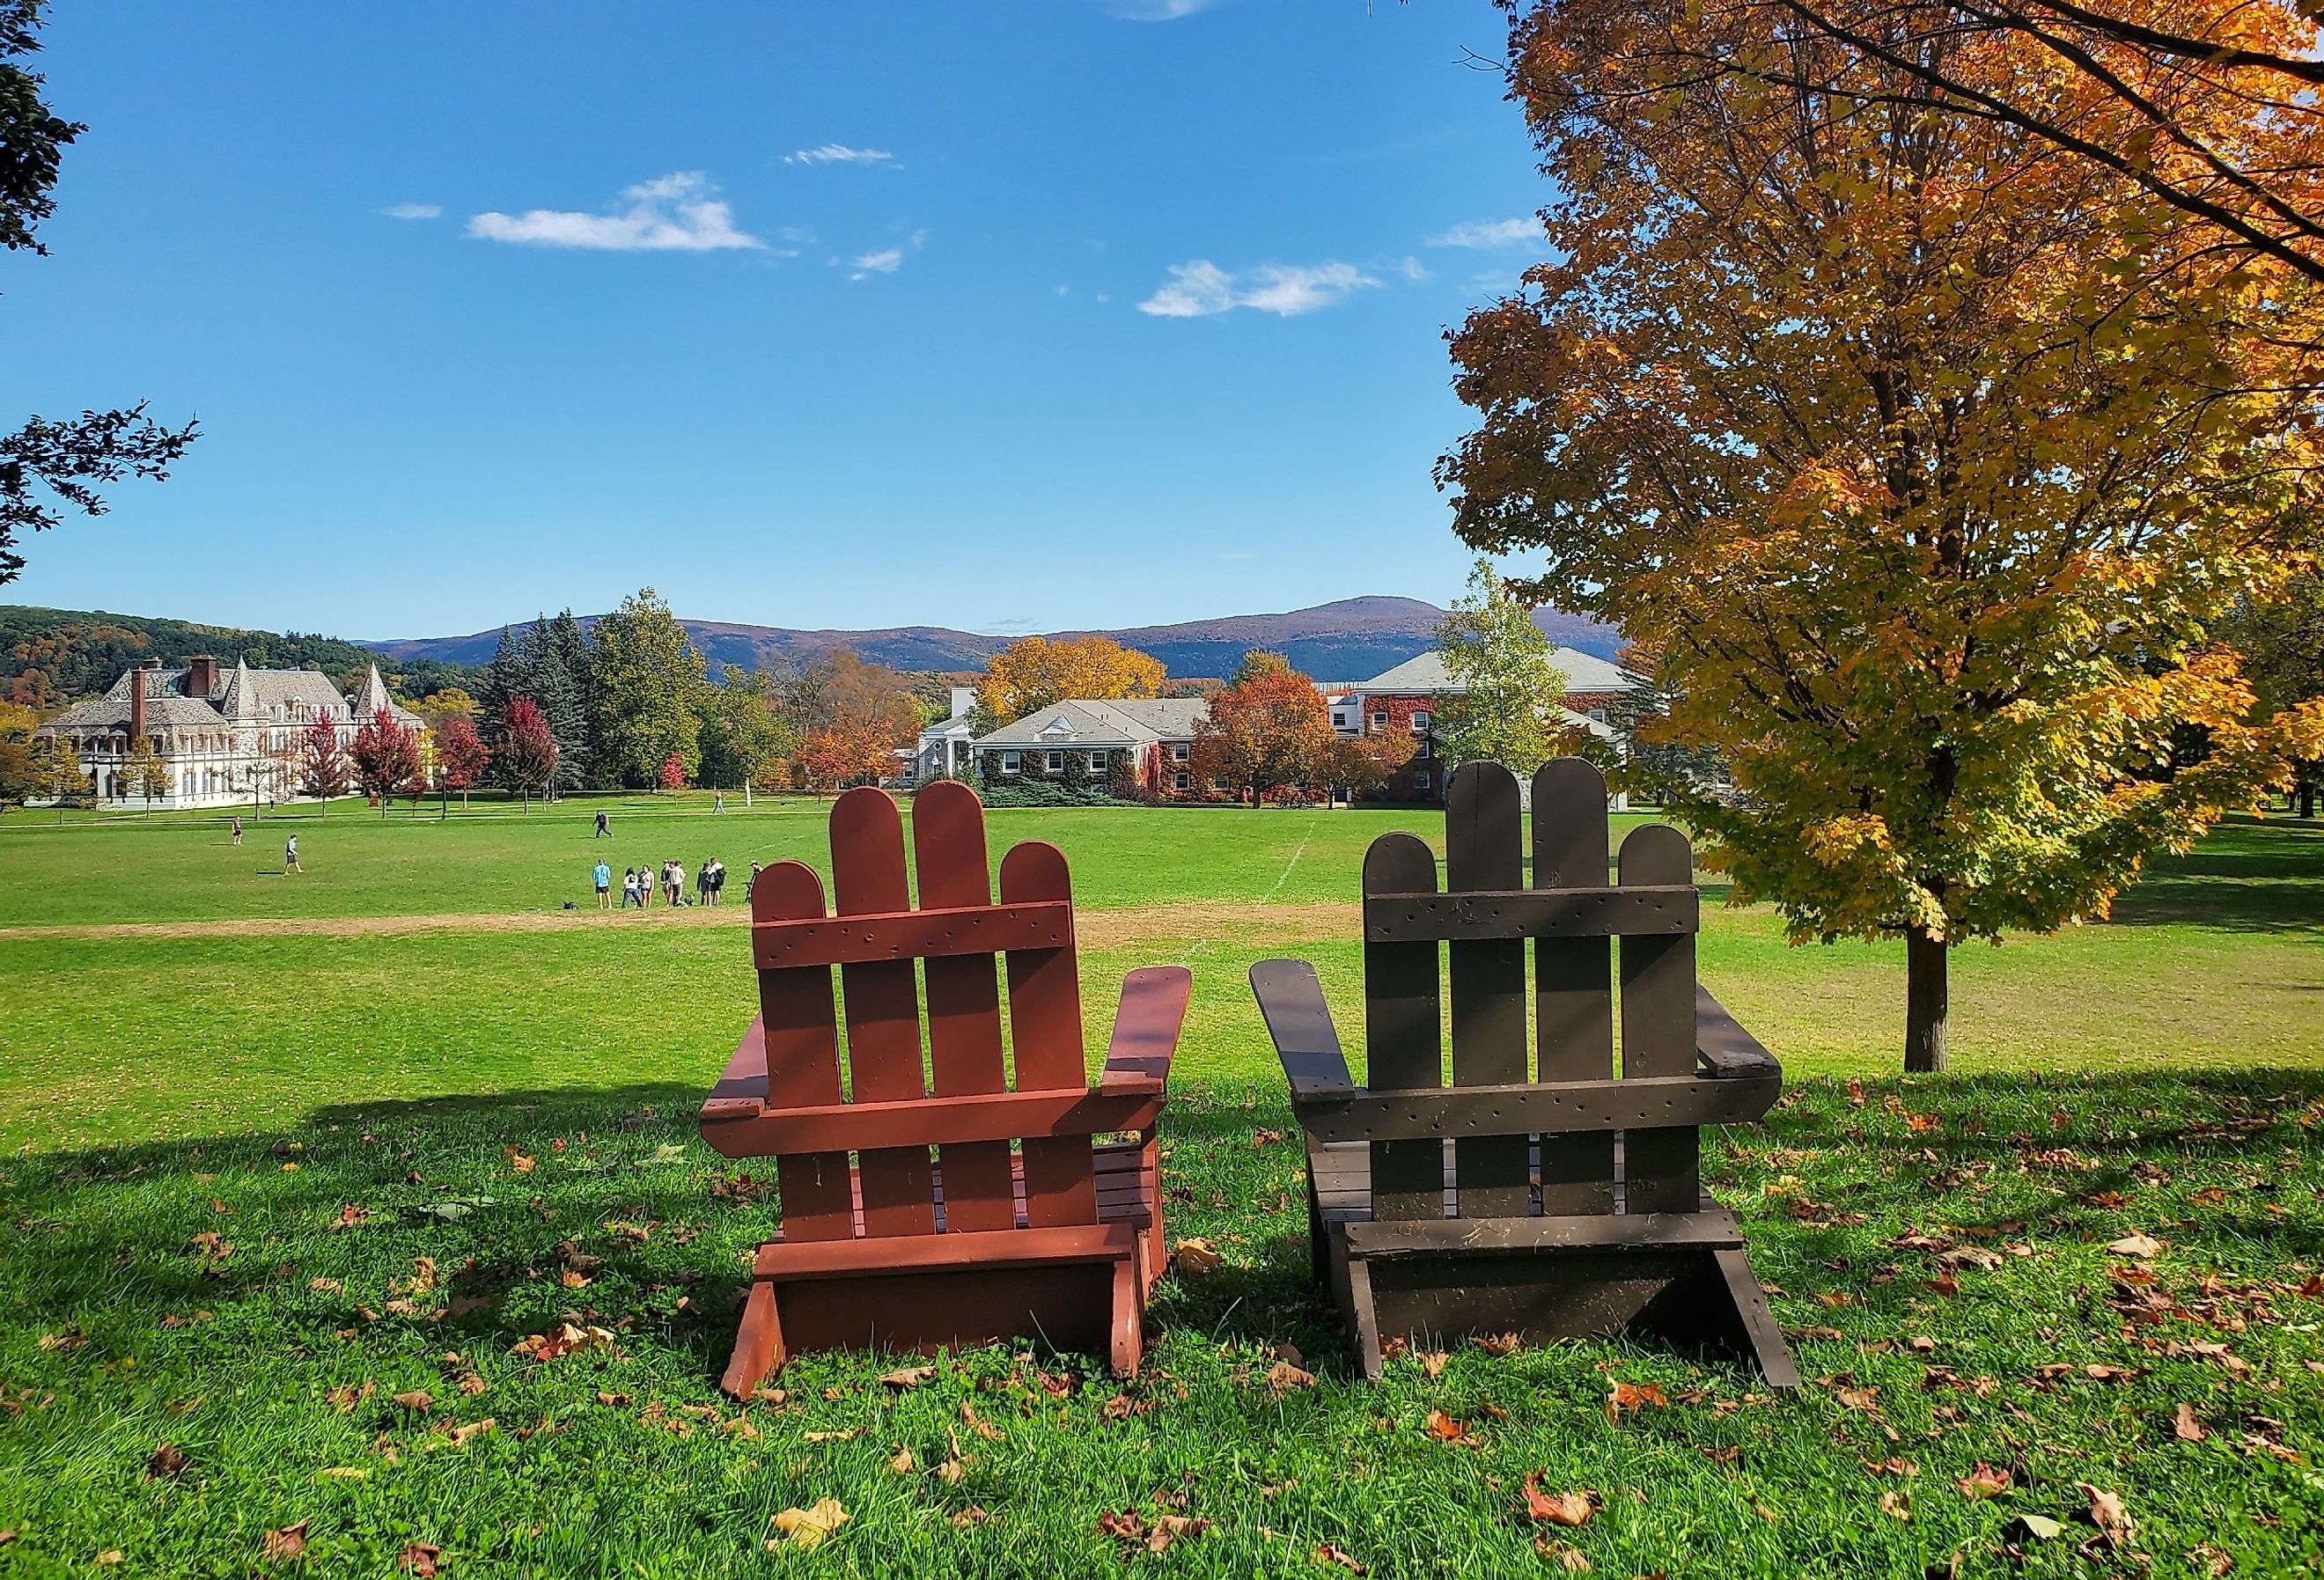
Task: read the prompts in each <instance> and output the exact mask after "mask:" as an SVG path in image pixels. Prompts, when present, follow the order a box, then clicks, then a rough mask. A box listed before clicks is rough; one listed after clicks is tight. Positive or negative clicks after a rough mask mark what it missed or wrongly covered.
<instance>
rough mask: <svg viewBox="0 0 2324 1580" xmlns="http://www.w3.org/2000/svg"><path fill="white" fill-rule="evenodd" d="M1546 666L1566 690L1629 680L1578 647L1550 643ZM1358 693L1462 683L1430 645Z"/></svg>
mask: <svg viewBox="0 0 2324 1580" xmlns="http://www.w3.org/2000/svg"><path fill="white" fill-rule="evenodd" d="M1549 662H1550V667H1551V668H1553V669H1554V670H1556V671H1557V672H1558V673H1559V674H1561V675H1563V676H1564V677H1565V688H1566V689H1567V690H1568V691H1627V690H1628V689H1629V688H1630V686H1631V684H1632V682H1631V681H1630V680H1629V679H1628V677H1626V676H1625V675H1624V674H1623V673H1622V670H1621V667H1620V666H1619V665H1618V664H1614V663H1611V662H1609V661H1607V660H1605V659H1601V658H1600V657H1599V656H1598V655H1597V654H1595V653H1586V652H1583V651H1581V650H1579V649H1578V648H1570V647H1554V648H1551V649H1550V650H1549ZM1354 689H1355V690H1356V691H1357V692H1359V693H1371V694H1375V695H1382V696H1389V697H1419V696H1427V695H1432V694H1434V693H1439V692H1458V691H1465V690H1467V689H1468V688H1467V687H1466V686H1463V685H1462V684H1461V683H1460V682H1459V681H1457V680H1455V679H1452V676H1451V675H1450V674H1449V673H1447V672H1446V670H1445V668H1444V655H1443V653H1441V652H1438V651H1435V650H1434V648H1432V649H1430V650H1429V651H1426V652H1424V653H1416V654H1414V655H1413V656H1412V657H1411V658H1408V659H1406V660H1405V661H1404V662H1402V663H1400V664H1398V665H1397V666H1396V668H1394V669H1392V670H1387V671H1385V672H1383V673H1381V674H1378V675H1374V676H1373V677H1372V678H1371V679H1369V680H1366V681H1364V682H1363V683H1362V684H1360V685H1359V686H1357V687H1355V688H1354Z"/></svg>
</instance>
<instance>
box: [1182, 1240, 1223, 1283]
mask: <svg viewBox="0 0 2324 1580" xmlns="http://www.w3.org/2000/svg"><path fill="white" fill-rule="evenodd" d="M1170 1265H1171V1266H1172V1267H1174V1268H1176V1270H1177V1271H1178V1275H1179V1277H1181V1278H1191V1277H1196V1276H1199V1275H1201V1274H1203V1273H1207V1272H1214V1271H1216V1270H1218V1269H1220V1268H1222V1267H1223V1266H1225V1265H1226V1258H1225V1257H1223V1256H1221V1255H1220V1254H1219V1253H1218V1251H1217V1249H1216V1248H1215V1247H1214V1246H1213V1245H1212V1244H1211V1243H1210V1242H1209V1241H1207V1240H1181V1241H1179V1242H1178V1249H1177V1250H1176V1251H1174V1252H1171V1253H1170Z"/></svg>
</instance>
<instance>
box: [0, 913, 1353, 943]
mask: <svg viewBox="0 0 2324 1580" xmlns="http://www.w3.org/2000/svg"><path fill="white" fill-rule="evenodd" d="M1362 914H1363V913H1362V909H1361V907H1360V906H1358V905H1355V904H1352V903H1349V902H1343V901H1314V902H1311V903H1306V904H1300V905H1265V904H1259V905H1254V904H1250V903H1249V902H1242V903H1202V904H1175V905H1148V906H1142V907H1140V908H1139V909H1138V910H1084V911H1080V912H1078V913H1076V915H1075V916H1074V928H1075V931H1076V932H1077V933H1078V934H1079V937H1080V940H1081V944H1082V947H1084V948H1090V949H1105V948H1111V947H1116V946H1119V945H1123V944H1131V943H1137V942H1139V941H1141V940H1144V939H1148V938H1198V939H1217V940H1220V941H1222V942H1227V941H1232V942H1238V943H1240V942H1244V941H1249V942H1252V943H1285V942H1289V943H1298V942H1303V941H1305V940H1309V939H1316V938H1357V937H1358V936H1360V935H1359V931H1358V929H1359V928H1360V924H1361V921H1362ZM750 918H751V913H750V911H749V910H747V909H746V908H744V907H742V906H740V905H729V906H721V907H720V908H719V909H717V910H703V909H700V908H698V907H694V906H687V907H683V908H681V909H679V910H647V911H641V912H640V913H639V914H638V915H636V916H629V915H625V914H624V913H622V912H621V911H607V910H521V911H510V912H503V913H501V914H497V915H495V914H493V913H490V912H484V913H452V914H447V915H439V916H345V917H287V916H286V917H230V918H222V919H217V920H209V921H125V922H106V923H89V924H87V925H80V926H62V927H0V942H5V941H8V940H12V939H18V938H26V939H30V938H289V937H311V938H383V937H387V936H390V935H393V934H398V933H421V932H472V933H525V932H567V931H570V930H572V929H576V928H646V929H653V928H678V927H728V926H732V927H740V926H742V924H744V923H746V922H747V921H749V920H750Z"/></svg>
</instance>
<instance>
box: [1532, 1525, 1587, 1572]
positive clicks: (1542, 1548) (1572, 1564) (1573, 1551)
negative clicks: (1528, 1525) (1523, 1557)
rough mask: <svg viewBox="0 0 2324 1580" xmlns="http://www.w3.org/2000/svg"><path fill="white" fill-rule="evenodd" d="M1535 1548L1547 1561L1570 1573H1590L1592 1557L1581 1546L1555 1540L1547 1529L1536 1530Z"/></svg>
mask: <svg viewBox="0 0 2324 1580" xmlns="http://www.w3.org/2000/svg"><path fill="white" fill-rule="evenodd" d="M1533 1550H1534V1552H1535V1555H1536V1556H1538V1557H1540V1558H1542V1559H1543V1560H1544V1561H1545V1562H1548V1563H1554V1564H1556V1565H1557V1566H1559V1567H1560V1568H1562V1569H1563V1570H1564V1571H1565V1572H1566V1573H1567V1574H1569V1575H1587V1574H1588V1573H1590V1559H1589V1558H1588V1557H1586V1556H1585V1555H1584V1554H1583V1553H1582V1549H1581V1548H1570V1547H1567V1546H1566V1545H1565V1544H1564V1543H1563V1542H1562V1541H1555V1540H1553V1539H1551V1538H1550V1535H1549V1533H1548V1532H1547V1531H1544V1530H1536V1531H1535V1532H1534V1535H1533Z"/></svg>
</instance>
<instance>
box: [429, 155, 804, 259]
mask: <svg viewBox="0 0 2324 1580" xmlns="http://www.w3.org/2000/svg"><path fill="white" fill-rule="evenodd" d="M468 234H469V235H470V236H477V237H480V238H482V239H483V240H485V241H493V242H513V243H519V244H523V245H531V246H543V247H588V248H594V249H595V250H598V251H601V252H614V253H706V252H715V251H718V250H721V249H724V248H730V247H753V248H763V247H764V246H765V245H767V244H766V243H764V242H762V241H761V240H760V239H759V238H758V237H757V236H751V235H748V234H746V233H744V232H742V231H740V230H737V229H735V228H734V214H733V209H731V208H728V207H727V206H726V204H725V203H724V201H722V200H721V199H719V197H718V189H717V187H716V186H715V184H713V182H712V181H711V180H710V178H709V177H708V176H705V175H704V174H703V173H702V172H701V171H676V172H674V173H672V174H670V175H666V176H663V177H661V178H659V180H650V181H643V182H641V183H639V184H638V185H637V186H634V187H631V188H629V189H626V190H624V191H623V192H622V196H621V201H620V203H619V204H617V205H616V206H615V207H614V208H612V209H611V210H609V211H608V212H606V213H604V214H579V213H575V212H573V211H571V210H569V209H560V208H530V209H527V210H526V211H525V212H524V213H522V214H501V213H489V214H479V215H477V216H475V217H474V218H472V219H470V220H469V221H468Z"/></svg>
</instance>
